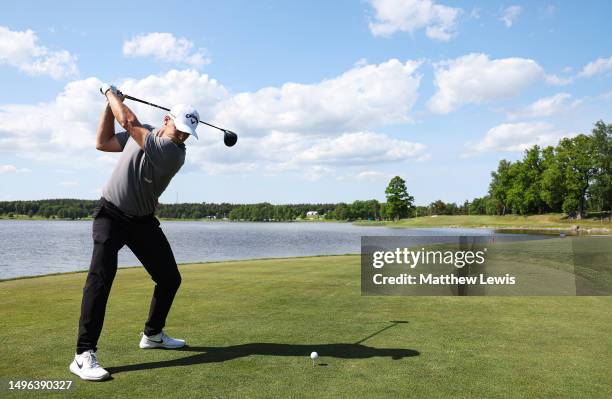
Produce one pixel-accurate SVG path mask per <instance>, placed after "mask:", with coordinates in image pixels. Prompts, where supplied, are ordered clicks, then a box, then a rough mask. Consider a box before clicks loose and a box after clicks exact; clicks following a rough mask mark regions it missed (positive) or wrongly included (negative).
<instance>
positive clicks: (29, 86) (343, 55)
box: [0, 0, 612, 204]
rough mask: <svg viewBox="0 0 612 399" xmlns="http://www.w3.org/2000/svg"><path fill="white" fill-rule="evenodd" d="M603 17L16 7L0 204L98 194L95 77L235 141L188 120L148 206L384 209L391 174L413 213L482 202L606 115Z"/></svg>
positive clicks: (356, 9)
mask: <svg viewBox="0 0 612 399" xmlns="http://www.w3.org/2000/svg"><path fill="white" fill-rule="evenodd" d="M609 15H612V5H611V4H610V3H609V2H606V1H600V2H589V3H588V6H585V5H581V4H579V3H578V2H569V1H568V2H561V1H556V2H555V1H551V2H548V1H542V2H539V1H529V2H509V3H505V2H504V3H497V2H490V1H487V2H457V1H446V0H441V1H428V0H372V1H333V2H326V1H321V2H315V1H309V2H295V1H292V2H280V1H278V2H276V1H261V2H249V1H224V2H181V3H180V5H177V4H173V3H170V2H114V1H109V2H103V3H97V2H96V3H91V2H78V3H77V2H54V3H49V2H28V1H21V2H18V3H17V2H13V3H12V4H11V5H9V6H4V7H3V12H2V14H1V15H0V86H1V87H2V90H0V200H16V199H41V198H66V197H69V198H97V197H99V193H100V190H101V188H102V187H103V185H104V183H105V182H106V179H107V178H108V177H109V176H110V173H111V172H112V169H113V166H114V162H116V156H117V155H116V154H105V153H100V152H97V151H95V148H94V144H93V143H94V142H93V139H94V135H95V128H96V125H97V122H98V118H99V114H100V112H101V110H102V109H103V106H104V98H103V97H102V96H101V95H99V94H98V93H96V88H97V87H99V84H100V82H102V81H104V82H110V83H115V84H117V85H119V86H120V88H122V89H123V90H124V91H125V92H129V93H130V94H132V95H134V96H137V97H138V96H140V97H143V98H147V99H150V100H152V101H157V102H159V103H162V104H166V105H173V104H174V103H177V102H190V103H193V104H194V105H195V106H196V107H198V109H199V110H200V113H201V115H203V117H204V118H206V119H205V120H209V121H212V122H217V123H219V124H221V125H223V126H226V127H227V128H230V129H233V130H236V131H237V132H238V133H239V135H240V140H239V142H238V145H237V146H236V147H234V148H225V147H224V146H223V145H222V140H221V135H220V134H218V133H217V132H215V131H212V130H209V129H204V128H202V127H201V128H199V129H201V132H200V136H202V139H201V140H199V141H196V140H193V139H189V141H188V142H187V144H188V152H187V162H186V164H185V166H184V167H183V169H182V170H181V172H180V173H179V174H178V175H177V176H176V177H175V178H174V180H173V182H172V183H171V184H170V186H169V187H168V189H167V191H166V192H165V193H164V195H163V196H162V198H161V201H162V202H174V201H175V200H176V197H177V194H178V198H179V201H181V202H202V201H206V202H222V201H227V202H240V203H251V202H260V201H269V202H272V203H288V202H294V203H295V202H339V201H345V202H352V201H353V200H356V199H370V198H377V199H379V200H383V199H384V188H385V186H386V184H387V182H388V180H389V178H390V177H392V176H394V175H400V176H402V177H404V178H405V179H406V181H407V185H408V190H409V192H410V193H411V194H413V195H414V196H415V198H416V202H417V203H419V204H427V203H429V202H431V201H434V200H436V199H442V200H444V201H457V202H462V201H463V200H465V199H471V198H473V197H475V196H482V195H484V194H485V193H486V190H487V186H488V182H489V174H490V171H491V170H493V169H495V167H496V166H497V163H498V161H499V160H500V159H502V158H506V159H517V158H519V157H520V156H521V151H522V150H523V149H524V148H525V147H527V146H530V145H533V144H540V145H547V144H554V143H556V142H557V141H558V140H559V139H560V138H561V137H564V136H571V135H573V134H577V133H588V132H589V131H590V129H591V127H592V124H593V123H594V122H595V121H597V120H599V119H603V120H605V121H607V122H610V121H611V120H612V111H611V107H612V44H611V43H610V40H609V38H610V37H612V28H610V24H609V21H608V17H609ZM129 105H133V104H131V103H129ZM134 109H135V110H136V112H137V114H138V115H139V118H140V119H141V120H142V121H144V122H148V123H151V124H156V123H158V122H159V121H160V120H161V119H162V117H163V113H161V112H158V111H155V110H152V109H147V108H145V107H140V106H134Z"/></svg>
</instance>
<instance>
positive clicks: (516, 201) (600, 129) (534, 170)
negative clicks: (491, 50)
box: [0, 121, 612, 221]
mask: <svg viewBox="0 0 612 399" xmlns="http://www.w3.org/2000/svg"><path fill="white" fill-rule="evenodd" d="M394 179H396V178H394ZM394 179H392V181H393V180H394ZM397 179H399V180H401V179H400V178H399V177H397ZM403 184H404V182H403V180H401V185H402V187H401V189H402V190H403V191H404V192H405V191H406V187H404V186H403ZM390 186H391V183H390ZM388 190H389V188H388ZM388 193H389V191H388V192H387V199H389V194H388ZM405 198H407V199H406V200H405V202H406V204H405V208H404V209H405V212H404V214H402V215H401V216H402V217H415V216H430V215H483V214H488V215H505V214H519V215H528V214H541V213H550V212H554V213H565V214H566V215H568V216H569V217H572V218H577V219H580V218H582V217H585V216H589V215H591V216H596V217H606V218H610V211H611V208H612V125H609V124H605V123H604V122H603V121H599V122H597V123H596V124H595V127H594V129H593V131H592V133H591V134H590V135H584V134H580V135H577V136H574V137H572V138H564V139H562V140H561V141H560V142H559V143H558V144H557V146H554V147H553V146H549V147H545V148H540V147H538V146H533V147H531V148H529V149H527V150H525V152H524V156H523V158H522V159H521V160H518V161H515V162H510V161H507V160H505V159H503V160H501V161H500V162H499V165H498V167H497V170H495V171H493V172H491V181H490V184H489V190H488V194H487V195H486V196H484V197H481V198H475V199H473V200H472V201H468V200H466V201H465V202H464V203H463V204H459V205H458V204H456V203H454V202H453V203H446V202H444V201H442V200H438V201H434V202H432V203H430V204H429V205H427V206H414V205H413V203H412V196H410V195H406V196H405ZM96 206H97V201H93V200H79V199H50V200H40V201H2V202H0V216H2V217H9V218H13V217H15V216H16V215H19V216H21V217H23V216H25V217H32V218H33V217H43V218H59V219H80V218H86V217H89V216H91V214H92V213H93V211H94V208H95V207H96ZM391 211H392V209H391V207H388V206H387V204H386V203H384V202H379V201H377V200H375V199H373V200H366V201H354V202H353V203H351V204H347V203H336V204H288V205H272V204H269V203H259V204H229V203H221V204H214V203H205V202H204V203H200V204H160V206H159V208H158V209H157V212H156V213H157V216H159V217H162V218H176V219H206V218H207V219H229V220H237V221H240V220H243V221H291V220H296V219H306V218H309V217H316V218H324V219H332V220H383V219H392V218H393V217H392V215H391ZM308 212H316V216H312V215H310V216H308V215H307V213H308Z"/></svg>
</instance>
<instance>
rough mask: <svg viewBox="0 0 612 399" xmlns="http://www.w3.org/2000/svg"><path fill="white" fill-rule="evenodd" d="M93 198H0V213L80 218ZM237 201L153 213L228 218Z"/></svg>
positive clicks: (163, 206) (95, 203)
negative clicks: (9, 199)
mask: <svg viewBox="0 0 612 399" xmlns="http://www.w3.org/2000/svg"><path fill="white" fill-rule="evenodd" d="M96 206H98V201H97V200H80V199H49V200H38V201H0V215H2V216H5V217H6V216H8V217H13V216H15V215H24V216H29V217H43V218H56V219H82V218H86V217H89V216H91V215H92V213H93V211H94V209H95V208H96ZM239 206H240V205H238V204H228V203H221V204H213V203H206V202H204V203H201V204H160V205H159V207H158V208H157V211H156V214H157V216H159V217H163V218H176V219H202V218H216V219H223V218H227V217H229V214H230V212H231V211H232V210H233V209H235V208H237V207H239Z"/></svg>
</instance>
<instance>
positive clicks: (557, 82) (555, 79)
mask: <svg viewBox="0 0 612 399" xmlns="http://www.w3.org/2000/svg"><path fill="white" fill-rule="evenodd" d="M544 80H545V81H546V83H548V84H549V85H553V86H565V85H568V84H570V83H572V82H573V81H574V79H572V78H564V77H561V76H558V75H554V74H547V75H545V76H544Z"/></svg>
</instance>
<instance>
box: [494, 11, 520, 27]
mask: <svg viewBox="0 0 612 399" xmlns="http://www.w3.org/2000/svg"><path fill="white" fill-rule="evenodd" d="M522 11H523V8H522V7H521V6H510V7H506V8H505V9H504V11H503V13H502V16H501V17H500V18H499V19H500V21H502V22H503V23H504V24H505V25H506V27H507V28H509V27H511V26H512V24H513V23H514V21H515V20H516V18H518V16H519V15H520V14H521V12H522Z"/></svg>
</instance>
